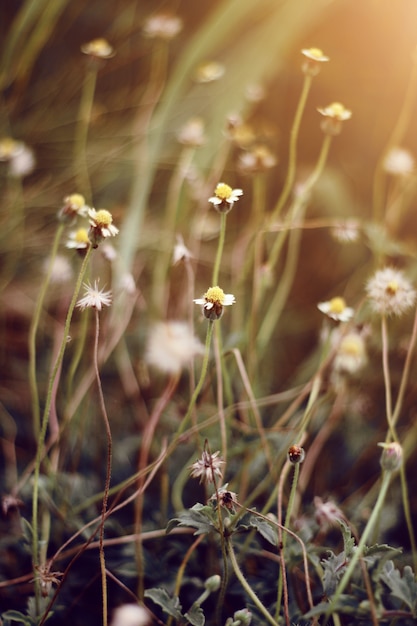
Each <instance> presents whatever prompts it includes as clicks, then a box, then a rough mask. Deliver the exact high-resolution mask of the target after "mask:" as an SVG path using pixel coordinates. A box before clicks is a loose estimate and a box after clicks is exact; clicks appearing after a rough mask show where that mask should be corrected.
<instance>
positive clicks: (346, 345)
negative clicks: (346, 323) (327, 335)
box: [333, 331, 367, 374]
mask: <svg viewBox="0 0 417 626" xmlns="http://www.w3.org/2000/svg"><path fill="white" fill-rule="evenodd" d="M366 361H367V356H366V347H365V340H364V338H363V337H362V335H361V334H360V333H358V332H356V331H354V332H351V333H348V334H347V335H345V336H344V337H342V339H341V341H340V345H339V347H338V349H337V352H336V355H335V358H334V363H333V367H334V370H335V372H337V373H339V374H342V373H348V374H356V373H357V372H358V371H360V370H361V369H362V368H363V367H364V365H365V364H366Z"/></svg>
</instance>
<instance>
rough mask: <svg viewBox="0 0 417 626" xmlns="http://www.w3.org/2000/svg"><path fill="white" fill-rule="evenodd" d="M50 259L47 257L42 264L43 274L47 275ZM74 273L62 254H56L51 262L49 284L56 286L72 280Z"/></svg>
mask: <svg viewBox="0 0 417 626" xmlns="http://www.w3.org/2000/svg"><path fill="white" fill-rule="evenodd" d="M50 265H51V259H50V258H49V257H48V258H47V259H45V261H44V264H43V271H44V274H47V273H48V272H49V270H50ZM73 275H74V272H73V269H72V265H71V263H70V262H69V261H68V259H67V257H66V256H63V255H62V254H57V255H56V257H55V258H54V259H53V261H52V269H51V278H50V280H51V284H52V285H58V284H61V283H66V282H68V281H70V280H71V279H72V278H73Z"/></svg>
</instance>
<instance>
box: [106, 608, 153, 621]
mask: <svg viewBox="0 0 417 626" xmlns="http://www.w3.org/2000/svg"><path fill="white" fill-rule="evenodd" d="M150 623H151V616H150V613H149V612H148V611H147V609H145V608H144V607H143V606H139V605H138V604H123V605H122V606H119V607H118V608H117V609H115V611H114V613H113V619H112V621H111V622H110V626H148V624H150Z"/></svg>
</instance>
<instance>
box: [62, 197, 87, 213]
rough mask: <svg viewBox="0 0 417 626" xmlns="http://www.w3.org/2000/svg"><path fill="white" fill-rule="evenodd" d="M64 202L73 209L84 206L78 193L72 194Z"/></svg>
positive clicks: (83, 200)
mask: <svg viewBox="0 0 417 626" xmlns="http://www.w3.org/2000/svg"><path fill="white" fill-rule="evenodd" d="M65 200H66V202H68V204H69V205H70V206H71V207H72V208H73V209H81V207H83V206H84V205H85V198H84V196H82V195H81V194H80V193H73V194H71V195H70V196H68V197H67V198H65Z"/></svg>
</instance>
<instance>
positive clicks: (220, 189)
mask: <svg viewBox="0 0 417 626" xmlns="http://www.w3.org/2000/svg"><path fill="white" fill-rule="evenodd" d="M242 194H243V191H242V189H232V188H231V187H230V186H229V185H226V183H219V184H218V185H217V187H216V189H215V190H214V196H212V197H211V198H209V202H211V204H212V205H213V206H214V208H215V209H216V210H217V211H219V213H228V212H229V211H230V210H231V209H232V208H233V205H234V203H235V202H237V201H238V200H239V198H240V196H241V195H242Z"/></svg>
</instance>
